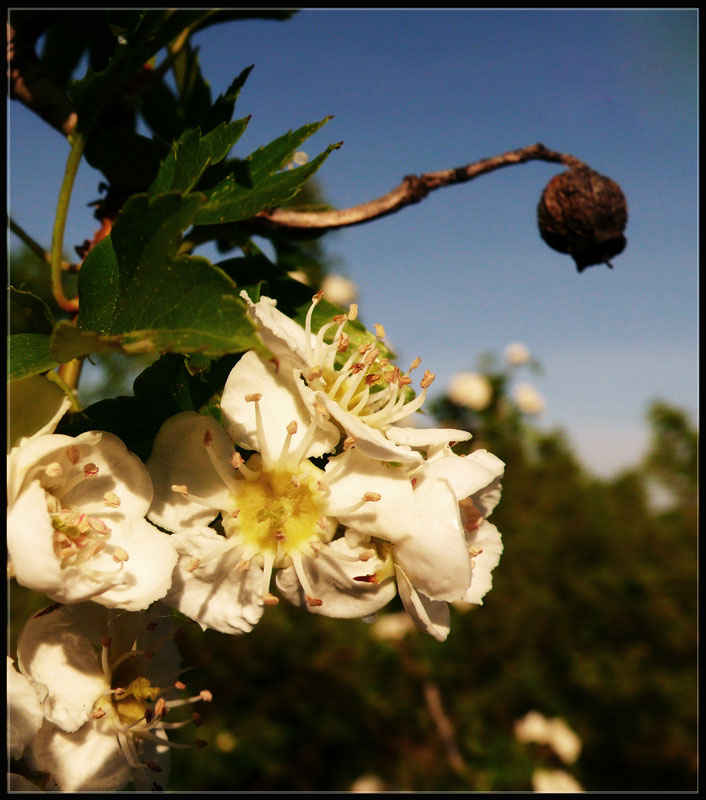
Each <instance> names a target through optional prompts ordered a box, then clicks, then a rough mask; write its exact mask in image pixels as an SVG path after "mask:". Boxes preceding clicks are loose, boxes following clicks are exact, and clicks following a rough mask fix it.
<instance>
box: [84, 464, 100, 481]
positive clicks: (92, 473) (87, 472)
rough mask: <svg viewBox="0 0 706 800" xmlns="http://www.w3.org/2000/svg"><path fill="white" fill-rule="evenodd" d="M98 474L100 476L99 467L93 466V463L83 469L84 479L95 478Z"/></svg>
mask: <svg viewBox="0 0 706 800" xmlns="http://www.w3.org/2000/svg"><path fill="white" fill-rule="evenodd" d="M97 474H98V467H97V466H96V465H95V464H93V463H91V464H86V465H85V466H84V467H83V477H84V478H95V477H96V475H97Z"/></svg>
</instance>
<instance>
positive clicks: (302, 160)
mask: <svg viewBox="0 0 706 800" xmlns="http://www.w3.org/2000/svg"><path fill="white" fill-rule="evenodd" d="M308 160H309V156H308V155H307V154H306V153H305V152H304V151H303V150H297V152H296V153H295V154H294V155H293V156H292V157H291V159H290V160H289V161H288V162H287V164H286V165H285V166H286V169H294V168H295V167H302V166H304V164H306V162H307V161H308Z"/></svg>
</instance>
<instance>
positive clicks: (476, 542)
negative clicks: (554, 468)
mask: <svg viewBox="0 0 706 800" xmlns="http://www.w3.org/2000/svg"><path fill="white" fill-rule="evenodd" d="M503 470H504V464H503V462H502V461H500V459H498V458H496V457H495V456H494V455H492V454H491V453H488V452H487V451H485V450H477V451H475V452H473V453H471V454H470V455H468V456H465V457H463V456H457V455H455V454H454V453H453V452H452V451H451V449H450V448H449V447H448V445H441V446H438V447H434V448H430V449H429V451H428V459H427V461H426V462H425V463H424V465H422V466H420V467H418V468H416V469H415V470H413V471H412V473H411V474H412V475H413V482H414V509H415V524H414V527H413V528H412V529H411V530H410V533H411V535H410V536H408V537H406V538H404V539H402V540H400V541H397V542H394V543H391V544H390V545H389V548H388V555H389V557H390V560H391V562H392V565H393V569H394V573H395V576H396V579H397V587H398V591H399V594H400V599H401V600H402V603H403V605H404V607H405V609H406V610H407V612H408V613H409V614H410V616H411V617H412V619H413V620H414V622H415V623H416V625H417V627H418V628H419V629H420V630H422V631H424V632H426V633H429V634H430V635H432V636H433V637H434V638H435V639H437V640H438V641H443V640H445V639H446V637H447V636H448V633H449V629H450V614H449V609H448V603H449V602H455V601H457V600H463V601H465V602H469V603H475V604H482V602H483V601H482V597H483V596H484V595H485V594H486V593H487V592H488V591H489V589H490V587H491V583H492V579H491V572H492V570H493V569H494V568H495V567H496V566H497V564H498V562H499V560H500V554H501V553H502V540H501V537H500V533H499V532H498V530H497V528H495V526H494V525H491V524H490V523H489V522H487V521H486V519H485V518H486V517H487V516H488V515H489V514H490V513H491V512H492V510H493V509H494V508H495V506H496V505H497V502H498V501H499V499H500V477H501V475H502V473H503ZM389 569H390V565H389V564H386V565H385V567H384V568H383V570H381V572H380V573H378V574H371V575H370V576H369V577H370V579H371V580H373V581H375V580H384V579H385V578H386V577H387V570H389Z"/></svg>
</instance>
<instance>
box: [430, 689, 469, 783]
mask: <svg viewBox="0 0 706 800" xmlns="http://www.w3.org/2000/svg"><path fill="white" fill-rule="evenodd" d="M424 701H425V703H426V706H427V710H428V711H429V715H430V716H431V718H432V720H434V725H436V731H437V733H438V734H439V738H440V739H441V741H442V743H443V745H444V749H445V750H446V760H447V761H448V762H449V766H450V767H451V769H453V771H454V772H455V773H456V774H457V775H463V774H464V773H465V772H466V770H467V766H466V762H465V761H464V760H463V756H462V755H461V751H460V750H459V749H458V744H457V743H456V733H455V731H454V728H453V724H452V722H451V720H450V719H449V716H448V714H447V713H446V711H445V709H444V704H443V702H442V700H441V692H440V691H439V687H438V686H437V685H436V684H435V683H433V682H432V681H430V680H427V681H424Z"/></svg>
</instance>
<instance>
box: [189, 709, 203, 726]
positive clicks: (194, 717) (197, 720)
mask: <svg viewBox="0 0 706 800" xmlns="http://www.w3.org/2000/svg"><path fill="white" fill-rule="evenodd" d="M191 721H192V722H193V723H194V725H195V726H196V727H197V728H198V727H199V726H200V725H201V724H202V722H203V720H202V719H201V714H199V712H198V711H194V713H193V714H192V715H191Z"/></svg>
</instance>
